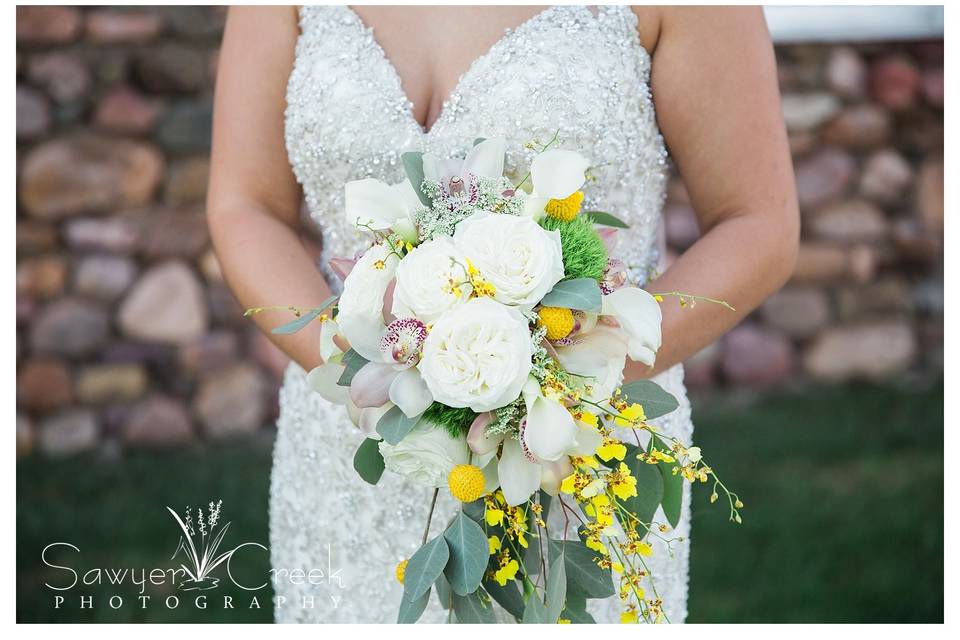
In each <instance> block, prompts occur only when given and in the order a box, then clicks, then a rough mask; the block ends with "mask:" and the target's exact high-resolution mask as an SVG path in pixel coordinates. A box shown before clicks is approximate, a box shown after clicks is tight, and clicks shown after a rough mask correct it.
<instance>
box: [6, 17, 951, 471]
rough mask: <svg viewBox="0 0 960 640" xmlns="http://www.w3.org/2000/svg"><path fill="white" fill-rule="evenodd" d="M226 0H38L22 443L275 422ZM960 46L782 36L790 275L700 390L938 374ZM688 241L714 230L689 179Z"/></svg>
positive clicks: (193, 433)
mask: <svg viewBox="0 0 960 640" xmlns="http://www.w3.org/2000/svg"><path fill="white" fill-rule="evenodd" d="M223 18H224V10H223V9H221V8H206V7H164V8H141V9H132V10H129V9H102V8H81V9H76V8H68V7H20V8H18V10H17V172H18V200H17V450H18V453H19V454H27V453H30V452H33V451H39V452H42V453H45V454H53V455H57V454H60V455H63V454H70V453H75V452H79V451H83V450H88V449H93V448H98V447H99V448H101V449H102V450H105V451H108V452H109V451H120V450H122V449H123V448H125V447H127V446H167V445H172V444H182V443H186V442H190V441H194V440H208V439H216V438H226V437H232V436H235V435H239V434H247V433H252V432H255V431H257V430H258V429H261V428H264V425H269V424H270V423H271V421H272V418H273V417H274V416H275V414H276V395H275V394H276V389H277V386H278V384H279V378H280V374H281V372H282V369H283V366H284V364H285V360H284V358H283V357H282V356H281V355H280V354H279V353H278V352H277V351H276V350H275V349H274V348H273V347H272V346H271V345H270V344H269V342H268V341H267V340H266V339H265V338H263V337H262V336H261V335H260V334H259V333H258V332H257V331H256V330H255V329H254V328H253V326H252V325H251V324H250V323H249V321H247V320H244V319H243V318H241V316H240V309H239V307H238V305H237V304H236V302H235V301H234V300H233V298H232V296H231V295H230V292H229V290H228V289H227V287H226V286H225V284H224V282H223V279H222V277H221V274H220V271H219V268H218V265H217V261H216V258H215V257H214V255H213V253H212V252H211V250H210V246H209V237H208V234H207V231H206V229H205V226H204V217H203V200H204V194H205V189H206V181H207V174H208V170H209V163H208V158H207V154H208V152H209V136H210V114H211V93H212V87H213V81H214V76H215V72H216V59H217V47H218V41H219V37H220V33H221V30H222V26H223ZM942 51H943V47H942V43H940V42H937V43H919V44H905V45H903V44H892V45H854V46H789V47H780V48H778V57H779V60H780V63H781V66H780V70H781V83H782V87H783V92H784V110H785V116H786V120H787V123H788V125H789V128H790V132H791V144H792V145H793V150H794V154H795V160H796V166H797V179H798V183H799V187H800V199H801V205H802V208H803V216H804V232H803V233H804V240H803V246H802V250H801V255H800V261H799V265H798V267H797V272H796V274H795V276H794V278H793V280H792V281H791V283H790V284H789V285H788V287H787V288H786V289H785V290H784V291H783V292H782V293H780V294H778V295H777V296H776V297H775V298H773V299H772V300H770V301H769V302H768V303H767V304H766V305H764V307H763V308H762V309H761V310H760V311H758V312H757V313H756V314H754V315H753V316H752V317H751V318H750V319H749V320H748V321H747V322H746V323H745V324H744V325H742V326H741V327H740V328H738V329H736V330H735V331H734V332H732V333H731V334H730V335H728V336H727V337H726V338H724V339H723V340H721V341H720V342H719V343H718V344H716V345H714V346H713V347H711V348H709V349H707V350H705V351H704V352H702V353H701V354H699V355H697V356H696V357H695V358H694V359H693V360H692V361H691V362H690V363H689V377H690V382H691V384H692V385H697V386H710V385H713V386H716V385H738V386H759V387H762V386H771V385H777V384H782V383H785V382H787V381H791V380H794V379H799V380H806V379H811V378H814V379H826V380H840V379H846V378H850V377H858V376H885V375H895V374H898V373H901V372H906V371H919V372H934V373H935V372H936V371H938V370H940V368H941V367H942V336H943V322H942V317H943V316H942V309H943V279H942V237H943V235H942V229H943V160H942V158H943V155H942V154H943V111H942V105H943V56H942ZM670 194H671V195H670V200H669V203H668V205H667V211H666V220H667V225H668V227H667V228H668V236H669V242H670V246H671V248H672V250H673V251H682V250H683V249H684V248H685V247H687V246H689V245H690V244H691V243H692V242H693V241H694V240H695V239H696V237H697V234H698V230H697V225H696V221H695V219H694V218H693V215H692V212H691V210H690V207H689V205H688V204H687V202H686V198H685V195H684V191H683V187H682V185H681V184H680V183H679V182H678V181H675V182H674V184H673V185H672V186H671V190H670Z"/></svg>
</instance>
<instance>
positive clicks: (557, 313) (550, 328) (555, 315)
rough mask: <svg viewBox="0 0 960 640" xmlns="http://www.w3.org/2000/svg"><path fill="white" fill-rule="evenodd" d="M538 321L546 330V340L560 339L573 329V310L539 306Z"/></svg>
mask: <svg viewBox="0 0 960 640" xmlns="http://www.w3.org/2000/svg"><path fill="white" fill-rule="evenodd" d="M537 317H538V318H539V323H540V325H541V326H542V327H545V328H546V330H547V340H562V339H563V338H566V337H567V336H568V335H570V332H571V331H573V325H574V319H573V311H570V309H565V308H563V307H540V310H539V311H538V312H537Z"/></svg>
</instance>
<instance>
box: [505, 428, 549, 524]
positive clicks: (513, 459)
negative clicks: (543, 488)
mask: <svg viewBox="0 0 960 640" xmlns="http://www.w3.org/2000/svg"><path fill="white" fill-rule="evenodd" d="M541 473H542V469H541V466H540V465H539V464H537V463H536V462H531V461H530V460H529V459H528V458H527V456H526V454H525V453H524V452H523V449H522V448H521V446H520V443H519V442H517V441H516V440H514V439H513V438H507V439H506V440H504V441H503V451H502V453H501V454H500V463H499V465H498V468H497V476H498V478H499V479H500V488H501V489H502V490H503V497H504V498H505V499H506V501H507V504H508V505H510V506H511V507H515V506H517V505H519V504H523V503H524V502H526V501H527V499H528V498H530V496H531V495H532V494H533V492H534V491H536V490H537V489H539V488H540V475H541Z"/></svg>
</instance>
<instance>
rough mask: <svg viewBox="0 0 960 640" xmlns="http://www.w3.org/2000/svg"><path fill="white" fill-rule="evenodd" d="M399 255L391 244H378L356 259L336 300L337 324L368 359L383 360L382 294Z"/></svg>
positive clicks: (356, 348) (352, 345) (358, 351)
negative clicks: (381, 339) (337, 300)
mask: <svg viewBox="0 0 960 640" xmlns="http://www.w3.org/2000/svg"><path fill="white" fill-rule="evenodd" d="M398 261H399V260H398V258H397V256H396V254H394V253H392V252H391V251H390V248H389V247H387V246H385V245H382V244H376V245H373V246H372V247H370V248H369V249H367V252H366V253H364V254H363V256H362V257H361V258H360V259H359V260H358V261H357V264H356V266H355V267H354V268H353V270H352V271H351V272H350V275H348V276H347V279H346V280H344V282H343V294H342V295H341V296H340V300H339V302H338V303H337V309H339V313H338V315H337V325H338V326H339V328H340V333H341V334H342V335H343V337H345V338H346V339H347V341H348V342H349V343H350V346H351V347H352V348H353V350H354V351H356V352H357V353H359V354H360V355H362V356H363V357H364V358H366V359H367V360H372V361H374V362H381V361H383V355H382V354H381V352H380V336H381V335H382V334H383V332H384V329H385V328H386V327H385V325H384V323H383V297H384V294H385V293H386V291H387V287H388V286H389V284H390V281H391V280H392V279H393V274H394V271H395V270H396V268H397V262H398Z"/></svg>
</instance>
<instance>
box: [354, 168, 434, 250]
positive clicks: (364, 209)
mask: <svg viewBox="0 0 960 640" xmlns="http://www.w3.org/2000/svg"><path fill="white" fill-rule="evenodd" d="M343 205H344V207H343V208H344V210H345V212H346V216H347V222H349V223H350V224H355V225H357V226H360V225H364V226H366V227H369V228H370V229H374V230H377V231H383V230H385V229H393V230H394V231H396V232H397V233H398V234H399V235H400V237H402V238H403V239H404V240H406V241H407V242H416V241H417V227H416V225H415V224H414V222H413V212H414V211H416V210H417V209H418V208H420V207H421V206H423V205H422V204H421V203H420V199H419V198H418V197H417V194H416V192H415V191H414V190H413V186H412V185H411V184H410V181H409V180H404V181H403V182H398V183H397V184H392V185H391V184H387V183H385V182H381V181H380V180H375V179H373V178H364V179H363V180H352V181H350V182H348V183H347V184H346V186H345V187H344V196H343Z"/></svg>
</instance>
